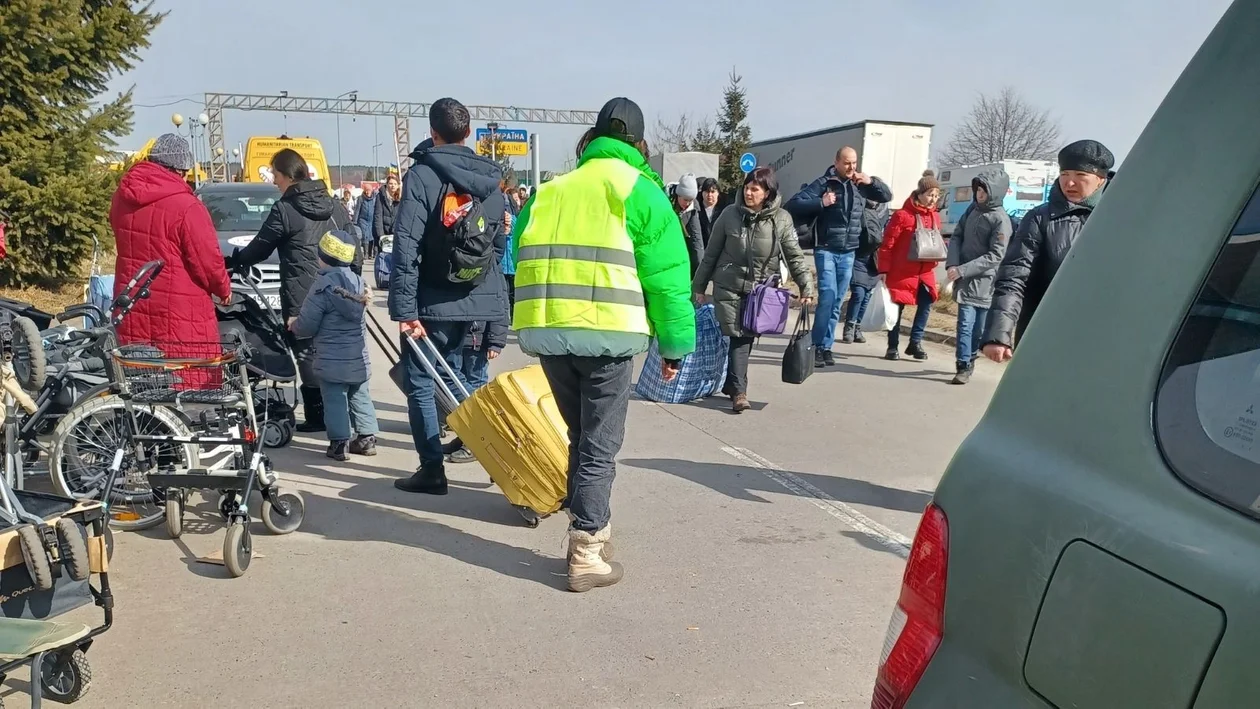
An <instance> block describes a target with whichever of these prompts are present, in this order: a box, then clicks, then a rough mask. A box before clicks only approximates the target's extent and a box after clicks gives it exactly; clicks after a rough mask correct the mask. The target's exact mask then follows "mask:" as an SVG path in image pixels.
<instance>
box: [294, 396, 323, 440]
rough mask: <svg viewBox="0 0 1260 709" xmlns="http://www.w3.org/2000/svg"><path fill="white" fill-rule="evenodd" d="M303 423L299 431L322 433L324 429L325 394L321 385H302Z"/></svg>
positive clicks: (298, 428) (300, 424) (299, 425)
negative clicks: (320, 387)
mask: <svg viewBox="0 0 1260 709" xmlns="http://www.w3.org/2000/svg"><path fill="white" fill-rule="evenodd" d="M298 391H299V392H301V394H302V418H303V421H302V423H299V424H298V425H297V431H298V433H322V432H323V431H324V395H323V393H322V392H320V390H319V387H302V388H301V389H299V390H298Z"/></svg>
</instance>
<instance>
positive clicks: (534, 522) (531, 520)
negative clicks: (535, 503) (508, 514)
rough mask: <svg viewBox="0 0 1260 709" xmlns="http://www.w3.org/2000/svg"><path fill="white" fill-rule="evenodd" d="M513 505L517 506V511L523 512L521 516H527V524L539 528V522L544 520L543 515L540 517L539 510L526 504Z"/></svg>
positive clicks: (531, 527) (532, 527)
mask: <svg viewBox="0 0 1260 709" xmlns="http://www.w3.org/2000/svg"><path fill="white" fill-rule="evenodd" d="M513 507H515V508H516V511H517V512H520V513H521V517H524V518H525V526H526V527H529V528H530V529H535V528H537V527H538V523H539V522H541V521H542V517H539V516H538V513H537V512H535V511H533V510H531V509H530V508H528V507H525V506H524V505H513Z"/></svg>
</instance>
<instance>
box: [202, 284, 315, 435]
mask: <svg viewBox="0 0 1260 709" xmlns="http://www.w3.org/2000/svg"><path fill="white" fill-rule="evenodd" d="M242 280H244V281H245V282H246V283H247V284H248V285H245V286H242V285H239V284H235V285H233V293H234V297H233V298H232V304H231V305H226V306H225V305H220V306H218V307H217V310H218V316H219V334H220V335H221V336H222V337H223V338H224V339H225V340H226V339H229V338H230V337H231V336H233V333H235V334H236V335H239V337H241V338H242V339H243V340H244V342H245V343H246V344H247V345H248V346H249V349H250V353H251V355H250V358H249V360H248V362H247V364H246V368H247V369H248V370H249V374H250V388H251V390H252V391H253V399H254V410H255V411H256V412H257V415H258V418H259V420H260V421H261V422H262V425H261V428H262V430H261V431H260V433H261V437H262V442H263V445H264V446H266V447H268V448H281V447H284V446H287V445H288V444H289V442H290V441H292V440H293V432H294V427H295V426H296V423H297V420H296V417H295V416H294V413H293V404H291V403H290V402H291V401H293V402H295V401H297V374H298V372H297V362H296V361H295V360H294V359H293V350H292V349H291V348H290V346H289V341H290V340H289V333H288V330H287V328H285V326H284V321H283V320H281V318H280V315H279V313H277V312H276V311H275V310H273V309H271V308H270V307H268V306H266V305H263V303H265V302H266V300H265V299H264V298H263V297H262V294H261V293H260V292H259V291H258V286H256V285H254V283H253V281H251V280H249V279H248V278H246V279H242ZM286 385H288V388H291V390H292V391H290V392H286V391H285V389H286Z"/></svg>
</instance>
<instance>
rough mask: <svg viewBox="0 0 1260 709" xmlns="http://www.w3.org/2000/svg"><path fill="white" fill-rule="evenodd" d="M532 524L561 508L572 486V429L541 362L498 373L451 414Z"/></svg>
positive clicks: (466, 440)
mask: <svg viewBox="0 0 1260 709" xmlns="http://www.w3.org/2000/svg"><path fill="white" fill-rule="evenodd" d="M447 423H448V424H449V425H450V427H451V429H452V430H454V431H455V433H457V434H459V438H460V440H461V441H463V442H464V445H465V446H467V447H468V449H469V450H471V451H472V452H473V454H474V455H476V456H477V460H478V461H480V463H481V465H482V467H484V468H485V469H486V472H488V473H490V478H491V479H492V480H494V482H495V484H496V485H498V486H499V489H500V490H502V491H503V494H504V496H506V497H507V499H508V502H510V503H512V505H514V506H515V507H516V508H517V509H518V510H520V511H521V513H522V515H524V516H525V519H526V522H527V523H529V525H530V526H531V527H532V526H536V525H537V524H538V520H539V519H540V518H542V517H546V516H548V515H550V514H553V513H555V512H557V511H558V510H559V509H560V504H561V503H562V502H563V501H564V497H565V492H566V488H567V486H568V468H569V434H568V427H567V426H566V425H565V423H564V419H562V418H561V417H560V410H559V409H558V408H556V400H555V396H554V395H552V393H551V385H550V384H548V383H547V377H546V375H544V374H543V370H542V367H540V366H538V365H533V366H530V367H526V368H524V369H518V370H516V371H514V372H506V373H504V374H500V375H499V376H497V377H495V378H494V379H493V380H492V381H490V382H489V383H488V384H486V385H485V386H483V387H482V388H480V389H478V390H477V391H475V392H473V394H472V396H471V397H469V398H468V399H467V400H465V401H464V402H463V403H461V404H460V405H459V407H458V408H456V409H455V412H454V413H452V414H451V415H450V416H449V417H447Z"/></svg>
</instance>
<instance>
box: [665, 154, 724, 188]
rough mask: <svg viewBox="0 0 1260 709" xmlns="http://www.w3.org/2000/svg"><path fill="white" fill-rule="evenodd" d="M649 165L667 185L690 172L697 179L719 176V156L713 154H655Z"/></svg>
mask: <svg viewBox="0 0 1260 709" xmlns="http://www.w3.org/2000/svg"><path fill="white" fill-rule="evenodd" d="M648 165H650V166H651V167H652V169H653V170H655V171H656V174H658V175H660V176H661V179H662V180H664V181H665V182H666V184H669V183H673V182H677V181H678V178H680V177H682V176H683V175H685V174H687V173H689V172H690V173H691V174H693V175H695V176H696V178H697V179H700V178H705V177H717V176H718V156H717V155H715V154H713V153H700V152H687V153H655V154H653V155H652V156H651V157H650V158H648Z"/></svg>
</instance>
